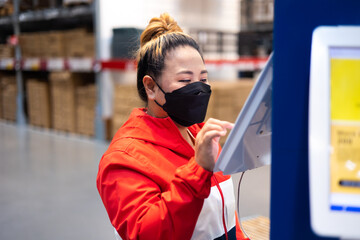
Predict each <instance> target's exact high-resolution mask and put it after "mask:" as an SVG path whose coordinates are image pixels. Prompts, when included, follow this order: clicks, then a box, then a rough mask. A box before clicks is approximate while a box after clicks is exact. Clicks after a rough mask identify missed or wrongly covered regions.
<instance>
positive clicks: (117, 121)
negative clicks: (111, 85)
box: [111, 84, 144, 138]
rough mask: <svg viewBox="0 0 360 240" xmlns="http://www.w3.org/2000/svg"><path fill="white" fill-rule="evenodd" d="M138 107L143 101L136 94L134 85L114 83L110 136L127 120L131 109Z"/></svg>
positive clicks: (142, 104)
mask: <svg viewBox="0 0 360 240" xmlns="http://www.w3.org/2000/svg"><path fill="white" fill-rule="evenodd" d="M139 107H144V102H143V101H142V100H141V99H140V97H139V95H138V92H137V87H136V85H134V84H132V85H123V84H118V85H115V89H114V104H113V110H114V111H113V118H112V124H111V125H112V126H111V128H112V131H111V138H112V137H113V136H114V135H115V133H116V132H117V130H118V129H119V128H120V127H121V126H122V125H123V124H124V123H125V122H126V121H127V119H128V118H129V116H130V113H131V112H132V110H133V109H134V108H139Z"/></svg>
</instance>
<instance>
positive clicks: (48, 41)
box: [42, 31, 65, 58]
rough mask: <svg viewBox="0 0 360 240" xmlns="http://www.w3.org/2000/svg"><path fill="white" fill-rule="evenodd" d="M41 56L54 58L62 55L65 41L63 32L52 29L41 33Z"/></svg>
mask: <svg viewBox="0 0 360 240" xmlns="http://www.w3.org/2000/svg"><path fill="white" fill-rule="evenodd" d="M43 38H44V39H43V41H44V45H43V46H44V47H43V50H42V52H43V57H45V58H56V57H64V56H65V54H64V52H65V42H64V32H61V31H53V32H48V33H45V34H43Z"/></svg>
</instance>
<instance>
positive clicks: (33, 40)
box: [19, 32, 47, 58]
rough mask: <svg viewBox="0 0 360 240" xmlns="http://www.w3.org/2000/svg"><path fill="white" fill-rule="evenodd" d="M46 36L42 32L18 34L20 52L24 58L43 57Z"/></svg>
mask: <svg viewBox="0 0 360 240" xmlns="http://www.w3.org/2000/svg"><path fill="white" fill-rule="evenodd" d="M45 39H46V36H45V34H44V33H40V32H39V33H24V34H22V35H20V36H19V44H20V46H21V54H22V57H24V58H32V57H43V56H44V49H45V47H47V45H45V43H46V41H45Z"/></svg>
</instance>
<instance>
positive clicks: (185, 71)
mask: <svg viewBox="0 0 360 240" xmlns="http://www.w3.org/2000/svg"><path fill="white" fill-rule="evenodd" d="M200 73H201V74H204V73H208V71H207V70H202V71H201V72H200ZM179 74H194V73H193V72H192V71H189V70H184V71H180V72H177V73H176V75H179Z"/></svg>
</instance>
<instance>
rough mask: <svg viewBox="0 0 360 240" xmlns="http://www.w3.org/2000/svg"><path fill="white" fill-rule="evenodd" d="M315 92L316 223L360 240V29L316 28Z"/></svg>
mask: <svg viewBox="0 0 360 240" xmlns="http://www.w3.org/2000/svg"><path fill="white" fill-rule="evenodd" d="M309 91H310V92H309V180H310V181H309V184H310V186H309V187H310V213H311V227H312V229H313V230H314V232H315V233H317V234H318V235H323V236H335V237H340V238H349V239H360V27H354V26H349V27H345V26H338V27H337V26H334V27H331V26H323V27H318V28H317V29H315V31H314V32H313V37H312V46H311V67H310V90H309Z"/></svg>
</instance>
